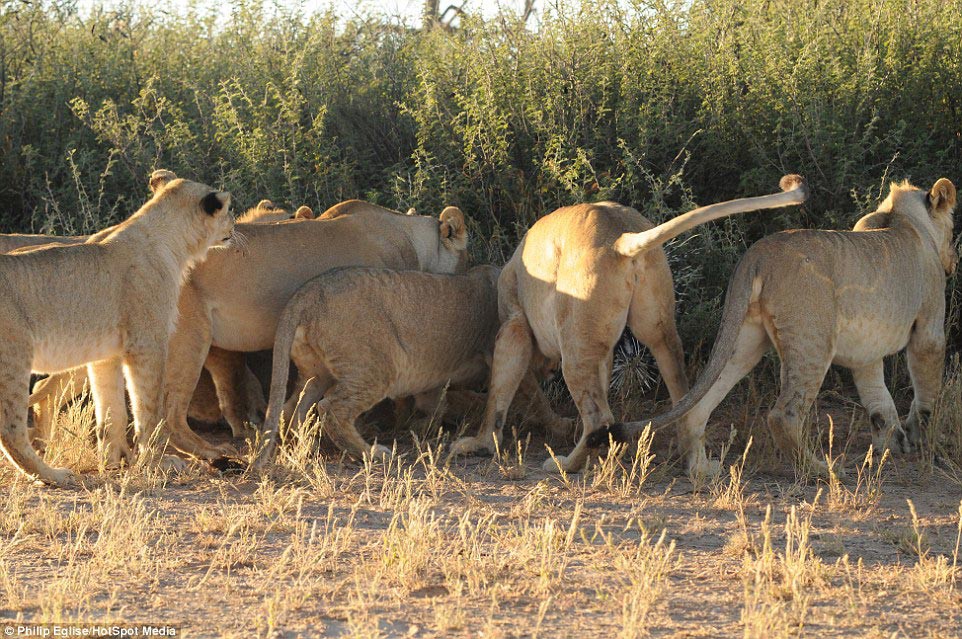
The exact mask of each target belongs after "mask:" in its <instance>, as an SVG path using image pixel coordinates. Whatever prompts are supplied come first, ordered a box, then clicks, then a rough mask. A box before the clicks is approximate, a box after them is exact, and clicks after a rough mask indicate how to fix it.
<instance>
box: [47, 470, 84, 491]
mask: <svg viewBox="0 0 962 639" xmlns="http://www.w3.org/2000/svg"><path fill="white" fill-rule="evenodd" d="M40 481H42V482H43V483H45V484H49V485H51V486H56V487H58V488H77V487H78V486H80V475H78V474H77V473H75V472H73V471H72V470H70V469H69V468H51V469H50V470H49V471H47V472H46V473H44V474H43V475H42V476H41V477H40Z"/></svg>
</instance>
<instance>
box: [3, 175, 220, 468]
mask: <svg viewBox="0 0 962 639" xmlns="http://www.w3.org/2000/svg"><path fill="white" fill-rule="evenodd" d="M229 208H230V194H229V193H226V192H219V191H215V190H214V189H212V188H210V187H209V186H205V185H203V184H198V183H196V182H190V181H187V180H173V181H170V182H168V183H167V184H166V185H165V186H164V187H163V188H161V189H159V190H158V191H157V192H156V193H155V194H154V196H153V197H152V198H151V199H150V200H149V201H147V203H146V204H144V205H143V206H142V207H141V208H140V210H139V211H137V212H136V213H134V214H133V215H132V216H131V217H130V218H129V219H127V220H126V221H125V222H123V223H121V224H119V225H117V226H116V227H114V228H113V229H112V230H111V231H110V232H109V233H108V234H106V235H105V236H104V237H102V238H99V241H95V242H93V243H86V244H77V245H68V246H51V247H47V248H41V249H37V250H35V251H32V252H29V253H23V254H20V255H0V295H2V297H3V299H4V304H3V305H2V307H0V332H2V333H3V336H4V339H3V340H2V341H0V420H2V423H0V444H2V447H3V452H4V453H5V454H6V455H7V457H8V458H9V459H10V461H11V462H13V463H14V464H15V465H16V467H17V468H18V469H19V470H21V471H22V472H23V473H25V474H26V475H28V476H30V477H33V478H36V479H39V480H41V481H43V482H45V483H48V484H56V485H65V484H70V483H73V482H74V481H75V480H76V476H75V475H74V474H73V473H72V472H71V471H69V470H67V469H63V468H51V467H50V466H48V465H47V464H46V463H44V461H43V460H42V459H40V457H39V456H38V455H37V453H36V451H34V449H33V447H32V446H31V445H30V440H29V437H28V436H27V420H26V412H27V397H28V395H29V389H28V385H29V383H30V373H31V371H33V372H57V371H62V370H65V369H68V368H72V367H75V366H79V365H81V364H84V363H87V362H97V364H96V365H95V366H94V368H95V369H96V370H95V372H94V371H92V373H93V374H94V375H95V376H96V377H97V378H98V379H99V381H101V382H102V384H101V388H105V387H112V388H114V389H116V388H119V392H120V393H121V395H120V400H121V401H122V399H123V395H122V393H123V388H124V385H123V376H124V375H126V377H127V381H128V382H129V388H130V394H131V398H132V404H133V410H134V420H135V429H136V433H137V439H138V442H139V445H140V447H141V450H142V451H143V450H144V447H145V446H146V445H148V443H149V442H151V441H152V440H154V439H155V432H154V431H155V430H156V428H157V425H158V422H159V421H160V417H161V415H160V408H161V405H160V403H161V393H162V390H163V379H164V364H165V361H166V358H167V341H168V338H169V336H170V334H171V332H172V331H173V328H174V323H175V320H176V317H177V298H178V295H179V292H180V286H181V283H182V282H183V280H184V276H185V273H186V271H187V269H188V268H189V267H190V266H191V265H192V264H194V263H195V262H198V261H200V260H202V259H203V258H204V256H205V255H206V253H207V250H208V249H209V248H210V247H211V246H213V245H216V244H221V243H224V242H226V241H227V240H228V238H229V237H230V235H231V233H232V230H233V227H234V220H233V217H232V216H231V215H230V213H229V212H228V209H229ZM121 362H122V368H121ZM104 399H105V398H104V397H103V396H102V394H101V393H95V401H96V402H97V403H98V404H102V403H103V401H104ZM108 403H109V402H108ZM114 403H116V402H114ZM158 459H159V458H158V456H156V455H155V456H152V457H150V458H147V461H157V460H158Z"/></svg>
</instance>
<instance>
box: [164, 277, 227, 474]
mask: <svg viewBox="0 0 962 639" xmlns="http://www.w3.org/2000/svg"><path fill="white" fill-rule="evenodd" d="M178 309H179V311H180V318H179V319H178V321H177V329H176V330H175V331H174V333H173V335H171V337H170V348H169V353H168V356H167V364H166V371H167V372H168V374H167V378H166V380H165V382H164V390H163V402H164V406H163V408H164V413H163V416H164V418H165V420H166V424H167V429H168V430H169V432H170V443H171V444H173V445H174V447H175V448H177V450H180V451H182V452H184V453H186V454H188V455H192V456H194V457H199V458H201V459H217V458H219V457H222V456H224V455H229V454H232V453H233V452H234V450H233V447H231V446H226V445H225V446H222V447H217V446H213V445H211V444H210V443H208V442H207V441H206V440H205V439H204V438H202V437H200V436H199V435H197V434H196V433H195V432H194V431H192V430H191V429H190V426H189V425H188V424H187V411H188V410H189V408H190V400H191V397H193V394H194V389H195V388H196V387H197V380H198V379H199V378H200V372H201V370H202V369H203V367H204V360H205V359H206V358H207V352H208V350H209V349H210V340H211V320H210V314H209V312H208V311H207V309H206V307H205V306H204V304H203V302H202V301H201V300H200V297H199V295H198V294H197V293H196V291H194V289H193V288H192V287H191V286H190V285H189V284H188V285H186V286H185V287H184V288H183V289H182V290H181V295H180V302H179V304H178Z"/></svg>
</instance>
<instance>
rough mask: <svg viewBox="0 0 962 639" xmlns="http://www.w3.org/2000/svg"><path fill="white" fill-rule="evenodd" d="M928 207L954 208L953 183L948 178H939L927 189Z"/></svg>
mask: <svg viewBox="0 0 962 639" xmlns="http://www.w3.org/2000/svg"><path fill="white" fill-rule="evenodd" d="M928 200H929V209H930V210H931V211H932V212H933V213H935V212H936V211H940V212H944V211H945V210H949V211H951V210H952V209H953V208H955V185H954V184H952V182H951V180H949V179H948V178H939V179H938V181H937V182H936V183H935V184H934V185H933V186H932V190H931V191H929V196H928Z"/></svg>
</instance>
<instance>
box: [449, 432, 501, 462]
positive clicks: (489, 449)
mask: <svg viewBox="0 0 962 639" xmlns="http://www.w3.org/2000/svg"><path fill="white" fill-rule="evenodd" d="M462 455H483V456H485V457H490V456H492V455H494V440H491V441H490V442H483V441H481V440H480V439H479V438H477V437H462V438H460V439H458V440H457V441H456V442H454V443H453V444H452V445H451V457H460V456H462Z"/></svg>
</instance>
